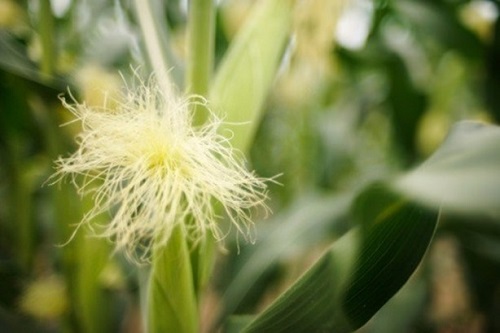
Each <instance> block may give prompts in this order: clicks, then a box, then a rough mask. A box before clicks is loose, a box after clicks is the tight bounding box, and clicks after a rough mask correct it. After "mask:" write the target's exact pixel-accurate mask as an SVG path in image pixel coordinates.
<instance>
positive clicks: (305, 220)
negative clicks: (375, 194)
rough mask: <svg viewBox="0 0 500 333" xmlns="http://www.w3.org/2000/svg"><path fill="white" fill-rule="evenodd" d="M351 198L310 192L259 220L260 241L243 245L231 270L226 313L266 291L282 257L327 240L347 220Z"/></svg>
mask: <svg viewBox="0 0 500 333" xmlns="http://www.w3.org/2000/svg"><path fill="white" fill-rule="evenodd" d="M351 202H352V195H351V193H348V194H344V195H335V196H326V197H325V196H321V195H320V194H318V193H313V194H311V193H309V194H307V195H304V196H303V197H301V198H299V199H298V200H297V202H296V203H294V204H293V205H292V206H291V208H289V209H287V210H285V211H282V212H280V213H279V214H276V215H275V216H274V217H273V218H272V219H271V220H270V221H267V222H266V223H262V224H257V237H256V239H257V242H256V244H252V245H251V246H247V247H242V249H241V253H240V254H238V260H237V263H242V264H241V265H237V264H235V265H234V267H231V268H232V269H231V271H234V273H233V274H231V273H228V275H229V277H228V278H227V279H228V281H229V284H228V285H227V287H225V289H224V295H223V297H224V305H225V309H224V313H223V316H225V315H227V314H231V313H234V312H237V311H238V310H239V308H241V307H243V308H245V305H247V304H248V303H251V302H252V300H254V299H255V298H257V297H258V296H259V295H260V293H262V292H264V291H265V288H259V287H260V284H261V283H262V281H264V280H266V278H267V277H268V275H269V273H270V272H272V271H273V268H275V267H276V264H277V263H278V262H279V261H280V260H284V259H286V258H289V257H290V256H292V255H293V254H294V253H301V252H304V251H306V249H308V248H310V247H311V246H313V244H318V243H321V242H325V241H327V240H328V237H331V235H330V233H329V229H331V228H332V226H333V225H334V223H336V222H337V221H342V220H343V219H342V217H343V216H345V215H346V213H347V212H348V209H349V204H350V203H351ZM261 289H262V290H261ZM247 306H248V305H247Z"/></svg>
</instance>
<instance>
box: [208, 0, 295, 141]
mask: <svg viewBox="0 0 500 333" xmlns="http://www.w3.org/2000/svg"><path fill="white" fill-rule="evenodd" d="M254 7H255V8H254V11H253V12H252V14H251V15H250V17H249V18H248V21H247V22H246V23H245V25H244V26H243V27H242V29H241V31H240V32H239V33H238V34H237V36H236V38H235V40H234V41H233V42H232V43H231V45H230V47H229V50H228V51H227V54H226V55H225V56H224V58H223V60H222V63H221V64H220V67H219V68H218V70H217V72H216V75H215V78H214V81H213V84H212V86H211V91H210V102H211V103H212V104H213V106H214V109H215V110H216V112H220V113H221V115H222V116H224V120H225V124H224V126H223V127H222V128H221V130H222V131H223V134H224V135H226V134H227V132H226V131H227V130H230V131H231V132H232V133H233V137H232V138H231V143H232V145H233V147H235V148H237V149H240V150H242V151H247V149H248V147H249V145H250V143H251V142H252V139H253V136H254V133H255V130H256V128H257V125H258V122H259V120H260V114H261V111H262V105H263V103H264V99H265V97H266V95H267V92H268V91H269V88H270V87H271V84H272V82H273V79H274V77H275V74H276V71H277V69H278V66H279V64H280V60H281V56H282V54H283V50H284V47H285V42H286V41H287V37H288V34H289V30H290V22H291V17H292V15H291V14H292V11H291V9H292V1H291V0H263V1H260V2H259V3H257V4H256V5H255V6H254Z"/></svg>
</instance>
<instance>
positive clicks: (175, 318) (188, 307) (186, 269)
mask: <svg viewBox="0 0 500 333" xmlns="http://www.w3.org/2000/svg"><path fill="white" fill-rule="evenodd" d="M147 302H148V310H147V311H148V313H147V320H148V327H147V332H149V333H163V332H182V333H197V332H198V310H197V303H196V295H195V290H194V283H193V274H192V269H191V261H190V253H189V249H188V246H187V244H186V236H185V234H184V230H183V229H182V228H181V227H177V228H175V229H174V231H173V232H172V235H171V237H170V239H169V241H168V242H167V244H166V245H165V246H163V247H161V248H158V249H156V250H155V251H154V253H153V267H152V271H151V276H150V281H149V291H148V299H147Z"/></svg>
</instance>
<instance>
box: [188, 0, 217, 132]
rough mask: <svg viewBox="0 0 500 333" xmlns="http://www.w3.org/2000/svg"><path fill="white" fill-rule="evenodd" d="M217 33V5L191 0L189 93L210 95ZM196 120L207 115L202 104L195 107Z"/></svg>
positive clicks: (200, 0)
mask: <svg viewBox="0 0 500 333" xmlns="http://www.w3.org/2000/svg"><path fill="white" fill-rule="evenodd" d="M214 36H215V5H214V1H213V0H192V1H191V2H190V6H189V18H188V37H187V38H188V42H187V44H188V59H187V72H186V75H187V76H186V88H187V90H188V92H189V93H191V94H195V95H200V96H203V97H206V96H207V93H208V87H209V84H210V78H211V75H212V71H213V62H214V59H213V54H214V52H213V51H214ZM194 115H195V116H194V124H195V125H201V124H203V123H204V122H205V121H206V119H207V110H206V108H205V107H204V106H203V105H196V106H195V109H194Z"/></svg>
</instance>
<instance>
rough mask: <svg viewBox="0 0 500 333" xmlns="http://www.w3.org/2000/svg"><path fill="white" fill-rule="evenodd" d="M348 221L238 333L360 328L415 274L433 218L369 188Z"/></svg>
mask: <svg viewBox="0 0 500 333" xmlns="http://www.w3.org/2000/svg"><path fill="white" fill-rule="evenodd" d="M373 203H375V204H374V205H372V204H373ZM354 219H355V220H357V223H358V224H359V226H358V227H356V228H354V229H353V230H352V231H350V232H349V233H348V234H346V235H345V236H343V237H342V238H340V239H339V240H338V241H337V242H335V243H334V244H333V246H332V247H331V249H330V250H329V251H328V252H326V253H325V254H324V255H323V257H322V258H321V259H320V260H319V261H318V262H317V263H316V264H315V265H314V266H313V267H312V268H311V269H310V270H308V271H307V272H306V273H305V274H304V275H303V276H302V277H301V278H300V279H299V280H298V281H297V282H296V283H295V284H294V285H292V287H291V288H290V289H288V290H287V291H286V292H285V293H284V294H283V295H282V296H281V297H279V298H278V299H277V300H276V301H275V302H274V303H273V304H272V305H271V306H270V307H269V308H268V309H267V310H265V311H264V312H263V313H262V314H260V315H259V316H258V317H257V318H256V319H255V320H254V321H253V322H252V323H250V324H249V326H247V327H246V328H245V329H244V330H243V332H259V333H262V332H337V333H338V332H351V331H353V330H355V329H357V328H359V327H361V326H362V325H364V324H365V323H366V322H367V321H368V320H369V319H370V318H371V317H372V316H373V315H374V314H375V313H376V312H377V311H378V310H379V309H380V308H381V307H382V306H383V305H384V304H385V303H386V302H387V301H388V300H389V299H390V298H391V297H392V296H393V295H394V294H395V293H396V292H397V291H398V290H399V289H400V288H401V286H403V284H404V283H405V282H406V281H407V279H408V278H409V277H410V275H411V274H412V273H413V271H414V270H415V269H416V267H417V266H418V264H419V262H420V260H421V259H422V257H423V255H424V253H425V251H426V249H427V247H428V245H429V243H430V241H431V239H432V236H433V234H434V230H435V228H436V224H437V213H435V212H430V211H427V210H425V209H424V208H422V207H420V206H417V205H414V204H412V203H410V202H408V201H406V200H404V199H403V198H402V197H400V196H399V195H396V194H394V193H392V192H390V191H389V190H388V189H386V188H385V187H383V186H381V185H374V186H372V187H369V188H368V189H367V190H365V191H364V192H363V193H362V194H361V195H360V196H359V197H358V199H357V200H356V203H355V205H354Z"/></svg>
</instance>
